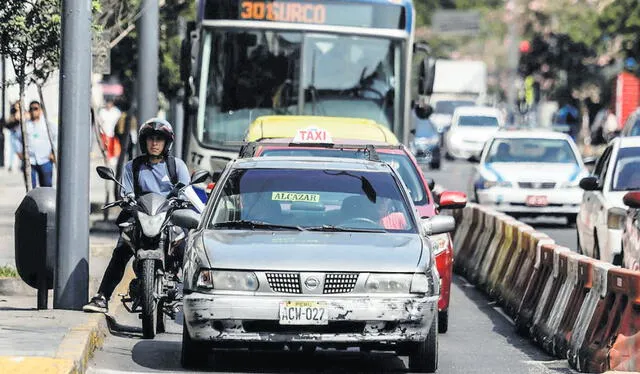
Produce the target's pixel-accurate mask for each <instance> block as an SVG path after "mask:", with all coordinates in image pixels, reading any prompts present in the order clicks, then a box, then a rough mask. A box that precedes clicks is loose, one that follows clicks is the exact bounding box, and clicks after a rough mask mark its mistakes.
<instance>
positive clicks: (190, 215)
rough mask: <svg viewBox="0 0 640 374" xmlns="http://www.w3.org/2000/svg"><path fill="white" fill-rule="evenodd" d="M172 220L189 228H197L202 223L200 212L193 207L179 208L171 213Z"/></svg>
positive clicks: (177, 224)
mask: <svg viewBox="0 0 640 374" xmlns="http://www.w3.org/2000/svg"><path fill="white" fill-rule="evenodd" d="M171 222H172V223H173V224H174V225H176V226H179V227H182V228H185V229H188V230H191V229H195V228H197V227H198V224H200V214H198V213H196V212H194V211H193V210H191V209H178V210H176V211H175V212H173V214H172V215H171Z"/></svg>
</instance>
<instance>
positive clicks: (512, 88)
mask: <svg viewBox="0 0 640 374" xmlns="http://www.w3.org/2000/svg"><path fill="white" fill-rule="evenodd" d="M518 3H519V1H518V0H509V1H508V3H507V11H508V12H509V18H510V22H509V47H508V48H509V50H508V54H507V56H508V57H507V66H508V72H509V74H508V78H507V108H508V111H509V115H510V116H514V118H515V115H516V112H517V108H516V81H517V79H518V60H519V58H520V54H519V50H518V45H519V43H520V32H519V25H518V21H519V17H518V16H519V13H518V6H519V4H518Z"/></svg>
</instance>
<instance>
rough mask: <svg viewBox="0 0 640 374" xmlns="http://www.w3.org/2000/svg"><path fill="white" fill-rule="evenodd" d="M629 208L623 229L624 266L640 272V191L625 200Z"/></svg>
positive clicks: (629, 193)
mask: <svg viewBox="0 0 640 374" xmlns="http://www.w3.org/2000/svg"><path fill="white" fill-rule="evenodd" d="M623 201H624V204H625V205H626V206H628V207H629V209H628V210H627V214H626V218H625V220H624V224H623V227H622V265H623V266H624V267H625V268H627V269H632V270H636V271H638V270H640V191H635V192H628V193H627V194H626V195H624V198H623Z"/></svg>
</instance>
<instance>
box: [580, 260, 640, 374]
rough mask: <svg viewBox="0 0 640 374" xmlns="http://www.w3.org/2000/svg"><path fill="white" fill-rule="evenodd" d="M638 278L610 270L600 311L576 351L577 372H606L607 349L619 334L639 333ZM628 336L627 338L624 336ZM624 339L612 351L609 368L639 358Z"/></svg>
mask: <svg viewBox="0 0 640 374" xmlns="http://www.w3.org/2000/svg"><path fill="white" fill-rule="evenodd" d="M639 294H640V275H639V274H638V272H635V271H632V270H629V269H621V268H618V267H616V268H612V269H610V270H609V272H608V274H607V295H606V297H605V302H604V307H603V309H602V312H601V313H599V314H596V315H595V316H594V317H595V318H594V319H592V320H591V324H590V325H589V329H588V330H587V331H588V333H587V337H586V339H585V342H584V344H583V346H582V348H581V349H580V351H579V352H578V357H579V362H580V364H581V365H580V367H579V369H580V370H586V371H589V372H604V371H606V370H607V369H609V350H610V349H612V346H613V345H614V342H615V340H616V338H617V337H618V334H619V333H621V334H622V335H623V336H624V335H626V336H630V335H633V334H635V333H637V332H638V321H639V320H640V318H639V317H640V315H639V312H638V307H639V305H640V300H639V298H638V295H639ZM627 334H628V335H627ZM625 343H626V342H625V339H622V340H621V341H620V343H619V344H618V346H616V350H615V351H612V353H613V355H612V356H611V359H612V365H611V366H614V365H616V366H622V365H623V363H624V362H628V361H635V360H637V359H638V358H639V355H638V351H636V350H635V345H633V344H632V345H631V346H632V348H633V349H634V350H632V351H629V350H628V349H627V348H628V347H627V344H625Z"/></svg>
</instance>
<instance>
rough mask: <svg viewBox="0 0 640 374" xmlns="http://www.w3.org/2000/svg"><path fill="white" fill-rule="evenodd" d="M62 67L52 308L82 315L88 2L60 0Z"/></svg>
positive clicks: (86, 255) (84, 291)
mask: <svg viewBox="0 0 640 374" xmlns="http://www.w3.org/2000/svg"><path fill="white" fill-rule="evenodd" d="M60 65H61V67H60V119H61V120H60V126H59V128H60V132H59V134H60V135H59V139H58V151H59V159H58V179H57V180H58V181H59V183H58V189H57V199H56V215H57V217H56V218H57V220H56V222H57V224H56V226H57V227H56V230H57V238H58V240H57V264H56V272H55V285H54V296H53V307H54V308H56V309H72V310H80V309H81V308H82V306H83V305H84V304H85V303H86V302H87V300H88V298H89V151H90V149H89V148H90V144H91V143H90V142H89V139H90V138H89V136H90V135H89V131H90V126H89V123H90V114H89V110H90V107H91V102H90V98H91V2H90V1H86V0H62V56H61V64H60Z"/></svg>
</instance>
